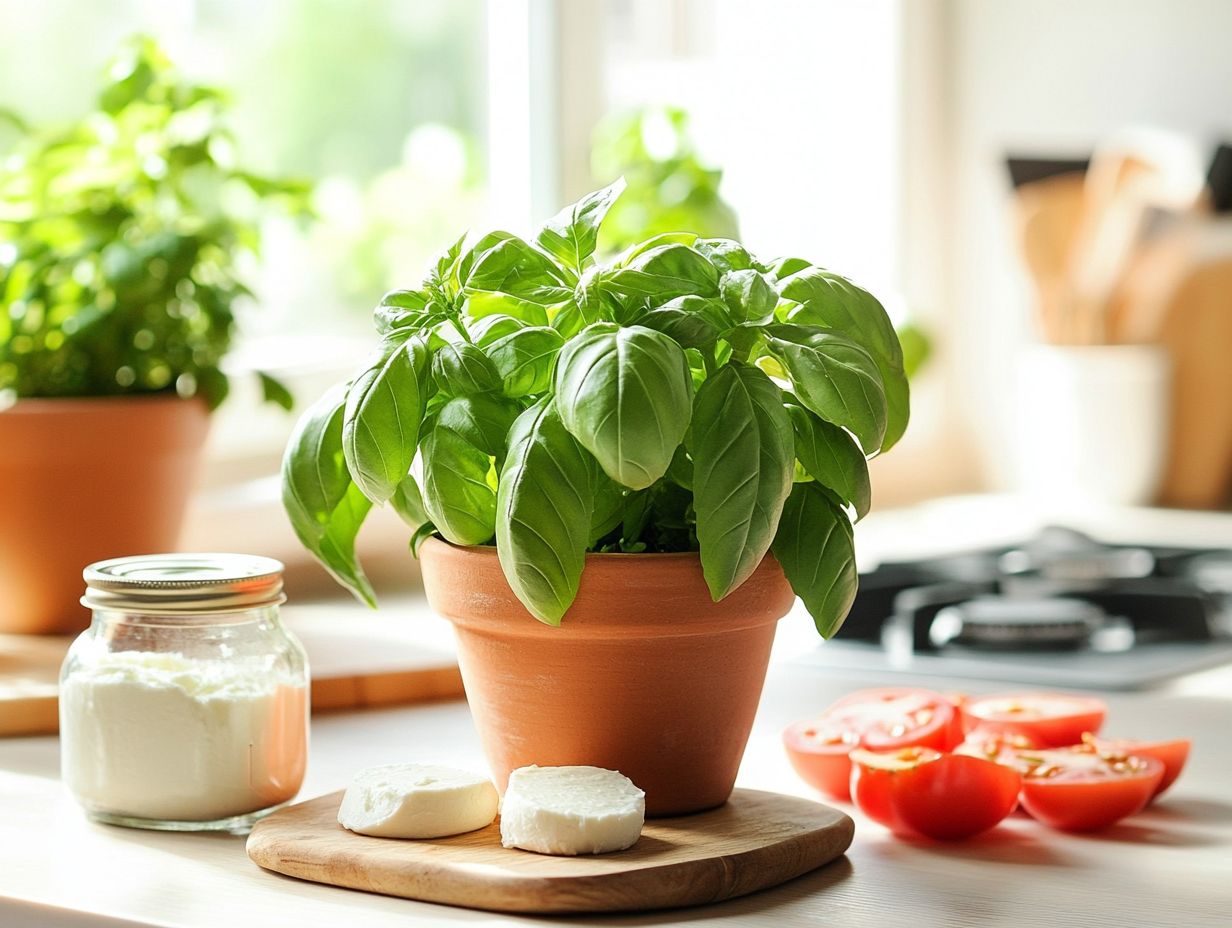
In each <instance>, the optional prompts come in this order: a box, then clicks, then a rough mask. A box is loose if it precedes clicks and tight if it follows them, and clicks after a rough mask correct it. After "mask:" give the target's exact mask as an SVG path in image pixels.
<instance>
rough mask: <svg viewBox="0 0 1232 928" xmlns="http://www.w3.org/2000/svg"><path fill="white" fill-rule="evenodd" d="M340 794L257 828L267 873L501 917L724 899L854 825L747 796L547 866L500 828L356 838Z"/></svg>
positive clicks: (786, 800)
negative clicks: (615, 848)
mask: <svg viewBox="0 0 1232 928" xmlns="http://www.w3.org/2000/svg"><path fill="white" fill-rule="evenodd" d="M341 799H342V794H341V793H333V794H331V795H328V796H322V797H320V798H318V799H312V800H309V801H308V802H302V803H299V804H297V805H294V806H290V807H288V808H286V809H282V810H281V811H278V812H275V813H274V814H273V815H271V816H269V817H268V818H266V819H263V820H262V821H260V822H258V823H257V825H256V827H255V828H254V829H253V831H252V834H251V835H249V837H248V856H249V857H251V858H252V859H253V860H254V861H255V862H256V863H257V864H259V865H260V866H262V867H264V868H265V869H267V870H273V871H276V872H278V873H284V874H286V875H287V876H294V877H298V878H299V879H303V880H312V881H314V882H317V883H329V884H332V885H334V886H343V887H346V888H349V889H360V890H364V891H366V892H374V893H382V894H384V895H387V896H402V897H404V898H407V899H419V900H422V901H425V902H443V903H446V904H448V905H458V906H465V907H468V908H474V909H488V910H490V911H495V912H521V913H536V914H559V913H564V912H631V911H641V910H646V909H666V908H676V907H680V906H689V905H700V904H702V903H707V902H720V901H722V900H724V899H731V898H733V897H735V896H743V895H745V894H746V893H751V892H755V891H757V890H759V889H765V888H767V887H770V886H776V885H778V884H779V883H783V882H786V881H787V880H790V879H792V878H793V877H797V876H800V875H801V874H803V873H807V872H808V871H810V870H814V869H816V868H817V867H820V866H822V865H823V864H826V863H829V862H830V861H832V860H834V859H835V858H836V857H838V856H840V855H841V854H842V853H843V852H844V851H846V850H847V848H848V846H849V845H850V844H851V837H852V833H853V831H854V827H855V826H854V824H853V823H852V821H851V819H850V818H849V817H848V816H846V815H844V814H843V813H842V812H839V811H837V810H836V809H831V808H830V807H828V806H824V805H821V804H820V803H816V802H811V801H809V800H807V799H799V798H796V797H794V796H783V795H780V794H778V793H767V792H760V791H758V790H748V789H738V790H736V791H735V792H734V793H733V794H732V797H731V799H730V800H729V801H728V802H727V803H726V804H725V805H722V806H720V807H719V808H717V809H712V810H711V811H709V812H701V813H698V814H695V815H685V816H681V817H679V818H662V819H650V820H649V821H647V823H646V827H645V828H644V829H643V831H642V837H641V838H640V839H639V841H638V842H637V844H635V845H634V846H633V847H632V848H630V849H629V850H627V851H620V852H618V853H614V854H601V855H596V856H586V857H547V856H543V855H540V854H532V853H530V852H528V851H519V850H511V849H509V848H504V847H501V843H500V829H499V825H498V824H496V823H494V824H492V825H490V826H488V827H487V828H484V829H481V830H479V831H474V832H471V833H470V834H465V835H458V836H456V837H452V838H440V839H436V840H432V841H401V840H396V839H389V838H369V837H365V836H363V835H357V834H353V833H352V832H349V831H347V830H345V829H344V828H342V826H341V825H339V824H338V822H337V814H338V804H339V802H340V801H341Z"/></svg>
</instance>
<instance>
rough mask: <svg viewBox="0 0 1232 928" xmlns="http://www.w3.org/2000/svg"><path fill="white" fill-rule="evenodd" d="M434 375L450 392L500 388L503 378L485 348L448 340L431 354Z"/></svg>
mask: <svg viewBox="0 0 1232 928" xmlns="http://www.w3.org/2000/svg"><path fill="white" fill-rule="evenodd" d="M432 379H433V380H435V381H436V384H437V386H438V387H439V388H440V389H441V391H442V392H444V393H447V394H449V395H450V396H462V395H463V394H467V393H484V392H486V391H488V390H499V389H500V383H501V378H500V374H498V373H497V372H496V368H495V367H494V366H493V365H492V362H491V360H489V359H488V356H487V355H486V354H484V353H483V351H482V349H480V348H478V347H476V346H475V345H472V344H470V343H469V342H445V343H443V344H441V345H440V346H439V347H437V349H436V353H435V354H433V356H432Z"/></svg>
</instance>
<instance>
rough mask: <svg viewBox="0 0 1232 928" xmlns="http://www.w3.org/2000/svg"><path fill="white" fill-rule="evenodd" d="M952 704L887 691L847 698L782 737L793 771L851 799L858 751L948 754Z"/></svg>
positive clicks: (927, 694) (925, 693)
mask: <svg viewBox="0 0 1232 928" xmlns="http://www.w3.org/2000/svg"><path fill="white" fill-rule="evenodd" d="M955 717H956V712H955V709H954V707H953V705H952V704H951V703H950V702H949V701H948V700H947V699H946V698H945V697H944V696H942V695H940V694H939V693H934V692H933V691H932V690H923V689H911V688H904V687H887V688H884V689H873V690H858V691H856V692H854V693H851V694H849V695H847V696H844V697H843V698H842V699H840V700H839V701H838V702H836V703H834V705H832V706H830V708H828V709H826V711H825V712H823V713H822V714H821V715H820V716H818V717H817V718H816V719H810V720H808V721H804V722H796V723H795V724H793V725H789V726H788V727H787V729H786V730H785V731H784V732H783V744H784V746H785V747H786V748H787V756H788V757H789V758H790V759H791V764H792V766H793V767H794V768H795V769H796V772H797V773H798V774H800V776H801V777H802V778H803V779H804V781H805V782H806V783H808V784H809V785H810V786H812V787H813V788H814V789H817V790H820V791H821V792H823V793H825V794H826V795H827V796H831V797H833V798H835V799H840V800H843V801H846V800H848V799H850V798H851V793H850V784H851V761H850V760H849V759H848V756H847V755H848V754H850V753H851V751H852V750H853V749H854V748H858V747H863V748H869V749H872V750H882V751H891V750H897V749H898V748H905V747H914V746H921V747H928V748H934V749H936V750H940V751H944V750H948V749H949V748H950V747H951V746H952V742H953V740H954V732H955Z"/></svg>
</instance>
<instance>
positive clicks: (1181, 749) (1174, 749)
mask: <svg viewBox="0 0 1232 928" xmlns="http://www.w3.org/2000/svg"><path fill="white" fill-rule="evenodd" d="M1191 743H1192V742H1190V740H1189V739H1188V738H1177V739H1175V740H1173V741H1130V740H1127V739H1124V738H1122V739H1119V740H1107V739H1104V738H1096V739H1094V744H1095V748H1096V750H1097V751H1099V752H1100V753H1101V754H1111V755H1119V756H1125V755H1132V756H1134V757H1153V758H1155V759H1156V760H1157V761H1159V762H1160V763H1161V764H1163V765H1164V775H1163V778H1162V779H1161V780H1160V781H1159V785H1158V786H1157V787H1155V796H1158V795H1159V794H1160V793H1162V792H1163V791H1164V790H1166V789H1167V788H1168V787H1169V786H1171V785H1172V784H1173V783H1175V782H1176V778H1177V777H1179V776H1180V775H1181V771H1182V770H1184V769H1185V761H1187V760H1189V748H1190V745H1191ZM1152 798H1154V797H1152Z"/></svg>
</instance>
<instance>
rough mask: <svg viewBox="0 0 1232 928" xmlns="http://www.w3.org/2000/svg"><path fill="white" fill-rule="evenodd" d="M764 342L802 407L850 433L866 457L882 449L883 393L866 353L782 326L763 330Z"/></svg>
mask: <svg viewBox="0 0 1232 928" xmlns="http://www.w3.org/2000/svg"><path fill="white" fill-rule="evenodd" d="M765 338H766V348H767V350H768V351H769V352H770V354H771V355H772V356H773V357H774V358H775V359H777V360H778V361H779V363H780V364H782V365H783V367H784V368H785V369H786V370H787V375H788V377H790V378H791V384H792V387H793V388H794V390H795V394H796V397H797V398H798V399H799V400H800V403H801V404H802V405H803V406H805V407H806V408H808V409H811V410H812V411H813V412H815V413H817V415H819V416H821V418H823V419H825V420H826V421H827V422H832V423H834V424H835V425H841V426H842V427H843V428H845V429H847V430H849V431H850V432H851V433H852V434H854V435H855V436H856V439H857V440H858V441H859V442H860V446H861V448H864V449H865V450H866V451H869V452H872V451H874V450H876V449H877V448H880V447H881V441H882V438H883V437H884V436H885V431H886V397H885V388H884V387H883V386H882V384H881V373H880V371H879V370H878V369H877V364H876V362H875V361H874V360H873V359H872V357H871V356H870V355H869V353H868V352H867V351H865V350H864V349H863V348H861V347H860V346H859V345H857V344H856V343H855V342H853V341H852V340H851V339H849V338H844V337H843V336H842V335H836V334H833V333H830V332H818V331H817V330H815V329H812V328H809V327H805V326H797V325H788V324H783V323H780V324H776V325H771V326H767V327H766V329H765Z"/></svg>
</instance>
